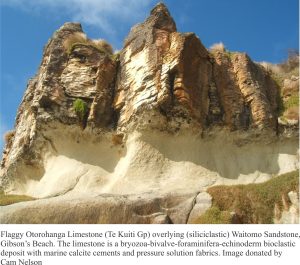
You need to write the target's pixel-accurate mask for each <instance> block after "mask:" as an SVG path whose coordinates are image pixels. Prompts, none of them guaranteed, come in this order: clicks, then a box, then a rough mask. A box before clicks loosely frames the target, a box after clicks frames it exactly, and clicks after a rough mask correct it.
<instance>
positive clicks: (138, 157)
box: [0, 4, 298, 223]
mask: <svg viewBox="0 0 300 265" xmlns="http://www.w3.org/2000/svg"><path fill="white" fill-rule="evenodd" d="M278 93H279V89H278V86H277V84H276V83H275V82H274V81H273V79H272V78H271V76H270V74H269V73H268V71H266V70H265V69H264V68H263V67H262V66H260V65H258V64H256V63H254V62H252V61H251V59H250V58H249V56H248V55H246V54H244V53H229V52H227V51H225V50H224V51H215V52H209V51H208V50H207V49H206V48H205V47H204V46H203V44H202V43H201V41H200V40H199V38H198V37H197V36H196V35H195V34H193V33H179V32H177V30H176V25H175V22H174V20H173V19H172V17H171V16H170V13H169V11H168V10H167V8H166V7H165V6H164V5H163V4H158V5H157V6H156V7H155V8H154V9H153V10H152V11H151V14H150V16H149V17H148V18H147V19H146V20H145V21H144V22H143V23H141V24H138V25H136V26H134V27H133V28H132V29H131V31H130V33H129V35H128V37H127V38H126V40H125V43H124V48H123V49H122V50H121V51H120V54H112V51H111V49H110V47H109V45H108V44H106V43H104V42H102V43H99V42H97V41H93V40H89V39H88V38H86V37H85V35H84V33H83V32H82V28H81V26H80V24H77V23H66V24H64V25H63V26H62V27H61V28H60V29H59V30H57V31H56V32H55V33H54V35H53V37H52V38H51V39H50V40H49V42H48V44H47V45H46V47H45V49H44V54H43V59H42V63H41V65H40V68H39V71H38V73H37V75H36V76H35V77H34V78H33V79H31V80H30V81H29V82H28V86H27V89H26V92H25V95H24V97H23V100H22V102H21V105H20V107H19V110H18V114H17V117H16V124H15V132H14V134H13V135H12V137H10V139H9V141H8V142H7V144H6V147H5V149H4V153H3V159H2V164H1V177H0V181H1V186H2V187H3V189H4V190H5V191H6V192H7V193H13V194H26V195H30V196H33V197H35V198H48V199H47V200H42V201H40V200H38V201H35V202H27V203H24V207H25V208H22V207H21V208H20V207H16V208H15V207H14V206H12V207H11V206H7V207H3V208H5V209H3V211H2V214H0V221H1V220H2V222H58V223H59V222H68V223H70V222H71V223H72V222H92V223H93V222H96V223H97V222H100V223H105V222H106V223H107V222H108V223H110V222H122V223H136V222H140V223H143V222H144V223H153V222H154V223H155V222H158V223H161V222H165V223H185V222H187V220H188V218H189V214H190V212H191V210H192V208H193V207H194V205H195V202H196V201H197V200H196V197H197V196H199V195H198V194H199V193H200V194H201V193H202V192H204V191H205V190H206V188H207V187H209V186H212V185H215V184H220V183H222V184H236V183H252V182H262V181H265V180H268V179H270V178H272V177H274V176H276V175H278V174H281V173H285V172H289V171H293V170H295V169H297V168H298V159H297V151H298V140H297V128H296V127H297V125H294V127H295V128H294V129H293V128H286V127H284V125H278V122H277V116H278V110H279V105H278V96H279V94H278ZM76 102H80V104H81V106H82V108H81V109H76ZM56 196H58V197H57V198H55V199H53V198H52V197H56ZM203 196H205V195H203ZM197 198H198V197H197ZM86 204H89V205H90V208H88V209H85V210H79V213H78V212H77V210H78V209H82V207H83V205H86ZM196 205H197V204H196ZM26 207H27V208H26ZM30 207H32V209H37V208H39V207H41V208H43V207H45V209H48V210H47V213H46V212H43V213H44V215H43V216H40V217H39V218H38V219H36V220H35V219H31V218H30V216H29V215H28V216H27V217H26V216H25V217H24V216H23V217H22V218H25V219H22V221H20V219H19V217H18V216H20V215H21V213H22V215H23V213H24V211H25V210H24V209H31V208H30ZM74 207H75V208H74ZM76 207H77V208H78V209H77V208H76ZM199 207H200V208H201V205H200V206H199ZM202 208H203V207H202ZM51 209H52V210H51ZM55 209H56V210H57V211H58V212H60V213H63V212H69V216H64V217H62V216H60V215H56V217H55V218H54V215H55V214H54V212H55ZM75 209H77V210H76V211H75ZM95 209H96V210H98V212H99V214H97V216H94V217H91V215H92V213H93V212H94V211H95ZM108 209H109V210H108ZM120 210H121V211H122V212H123V214H124V216H123V215H122V216H117V215H116V212H119V211H120ZM26 211H27V210H26ZM52 211H53V212H52ZM81 211H84V212H81ZM28 212H30V210H28ZM101 212H105V215H101ZM194 212H195V211H194ZM194 212H193V215H194ZM80 214H82V215H80ZM59 216H60V217H59ZM116 216H117V217H116ZM53 218H54V219H53ZM82 218H87V219H86V220H83V219H82ZM14 220H15V221H14ZM18 220H19V221H18Z"/></svg>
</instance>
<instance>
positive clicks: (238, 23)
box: [0, 0, 299, 149]
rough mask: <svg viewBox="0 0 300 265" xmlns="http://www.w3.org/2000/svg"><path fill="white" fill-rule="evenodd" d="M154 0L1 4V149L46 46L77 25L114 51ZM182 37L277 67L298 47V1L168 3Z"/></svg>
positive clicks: (13, 0)
mask: <svg viewBox="0 0 300 265" xmlns="http://www.w3.org/2000/svg"><path fill="white" fill-rule="evenodd" d="M157 2H158V1H155V0H0V17H1V20H0V30H1V35H0V52H1V53H0V61H1V64H0V134H1V135H0V148H1V149H2V148H3V137H2V135H3V133H4V132H5V131H7V130H11V129H13V127H14V121H15V116H16V112H17V108H18V106H19V104H20V102H21V99H22V96H23V94H24V91H25V89H26V84H27V81H28V79H30V78H31V77H33V76H34V75H35V73H36V72H37V70H38V67H39V64H40V62H41V59H42V53H43V47H44V45H45V44H46V43H47V41H48V39H49V38H50V37H51V36H52V34H53V32H54V31H55V30H57V29H58V28H59V27H60V26H61V25H63V24H64V23H65V22H69V21H74V22H80V23H81V24H82V27H83V30H84V31H85V33H86V34H87V36H88V37H89V38H92V39H99V38H101V39H106V40H107V41H109V42H110V43H111V44H112V45H113V47H114V49H115V50H119V49H121V48H122V46H123V40H124V39H125V37H126V36H127V35H128V33H129V31H130V28H131V27H132V26H133V25H135V24H136V23H139V22H142V21H144V20H145V18H146V17H147V16H148V15H149V12H150V10H151V9H152V8H153V7H154V6H155V4H157ZM161 2H164V3H165V4H166V5H167V7H168V8H169V10H170V12H171V15H172V16H173V18H174V20H175V22H176V24H177V30H178V31H179V32H195V33H196V35H197V36H198V37H199V38H200V40H201V41H202V43H203V44H204V45H205V46H206V47H210V46H211V45H212V44H214V43H217V42H223V43H224V44H225V46H226V48H227V49H228V50H231V51H241V52H247V53H248V54H249V56H250V57H251V58H252V59H253V60H254V61H268V62H272V63H280V62H282V61H284V60H285V59H286V57H287V50H288V49H290V48H296V49H298V47H299V23H298V18H299V2H298V0H165V1H161Z"/></svg>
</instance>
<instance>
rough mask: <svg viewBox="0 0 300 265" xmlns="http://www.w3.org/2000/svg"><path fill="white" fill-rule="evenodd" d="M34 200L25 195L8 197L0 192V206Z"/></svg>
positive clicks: (8, 195)
mask: <svg viewBox="0 0 300 265" xmlns="http://www.w3.org/2000/svg"><path fill="white" fill-rule="evenodd" d="M32 200H34V198H32V197H29V196H25V195H10V194H7V195H6V194H4V193H3V192H0V206H5V205H10V204H13V203H17V202H24V201H32Z"/></svg>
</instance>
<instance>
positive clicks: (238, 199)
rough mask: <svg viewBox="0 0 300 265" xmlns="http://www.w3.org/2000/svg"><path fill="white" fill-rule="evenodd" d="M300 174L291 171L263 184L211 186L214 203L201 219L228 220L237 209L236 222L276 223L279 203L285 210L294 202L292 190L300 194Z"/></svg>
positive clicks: (212, 220) (207, 220) (209, 191)
mask: <svg viewBox="0 0 300 265" xmlns="http://www.w3.org/2000/svg"><path fill="white" fill-rule="evenodd" d="M298 174H299V171H294V172H290V173H287V174H284V175H281V176H278V177H275V178H273V179H271V180H269V181H267V182H264V183H260V184H248V185H235V186H214V187H211V188H209V189H208V190H207V192H208V193H209V194H210V195H211V196H212V198H213V199H212V201H213V205H212V207H211V208H210V209H209V210H208V211H207V212H206V213H205V214H204V215H202V216H200V217H199V219H198V220H197V222H198V223H228V222H229V221H230V216H229V213H230V212H234V213H235V215H234V217H233V221H232V222H233V223H242V224H255V223H262V224H270V223H273V218H274V207H275V205H277V206H276V207H277V208H278V209H279V211H281V210H282V209H284V208H285V207H286V206H287V205H289V204H290V202H289V198H288V195H287V194H288V192H290V191H296V192H297V193H298V194H299V175H298ZM284 204H287V205H284Z"/></svg>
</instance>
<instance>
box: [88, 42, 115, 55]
mask: <svg viewBox="0 0 300 265" xmlns="http://www.w3.org/2000/svg"><path fill="white" fill-rule="evenodd" d="M92 43H93V44H94V45H95V46H96V47H98V48H99V49H103V50H104V51H105V52H106V53H107V54H111V55H112V54H113V48H112V46H111V45H110V44H109V43H108V42H107V41H106V40H103V39H99V40H92Z"/></svg>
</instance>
